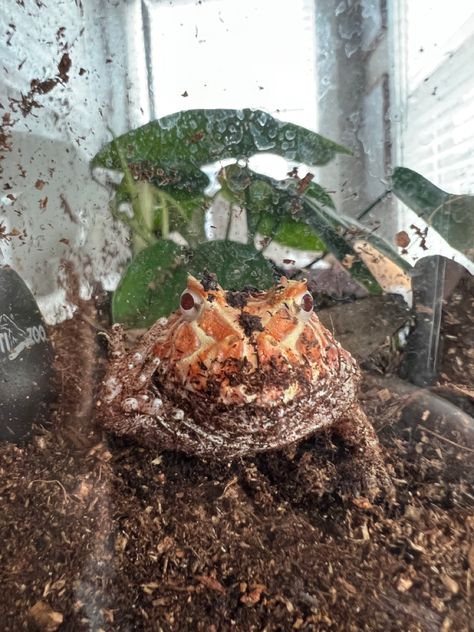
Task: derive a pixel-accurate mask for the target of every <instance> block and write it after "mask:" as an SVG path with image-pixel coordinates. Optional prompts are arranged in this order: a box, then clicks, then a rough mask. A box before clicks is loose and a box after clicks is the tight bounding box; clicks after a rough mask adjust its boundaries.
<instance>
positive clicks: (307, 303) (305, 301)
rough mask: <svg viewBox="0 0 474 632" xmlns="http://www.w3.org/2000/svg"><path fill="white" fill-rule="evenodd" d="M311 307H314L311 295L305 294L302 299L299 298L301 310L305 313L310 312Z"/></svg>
mask: <svg viewBox="0 0 474 632" xmlns="http://www.w3.org/2000/svg"><path fill="white" fill-rule="evenodd" d="M313 305H314V301H313V297H312V296H311V294H310V293H309V292H306V294H303V297H302V298H301V309H302V310H304V311H305V312H312V311H313Z"/></svg>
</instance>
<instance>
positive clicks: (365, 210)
mask: <svg viewBox="0 0 474 632" xmlns="http://www.w3.org/2000/svg"><path fill="white" fill-rule="evenodd" d="M391 192H392V191H391V189H386V190H385V191H384V192H383V193H382V195H380V196H379V197H378V198H377V199H376V200H375V201H374V202H372V204H369V206H368V207H367V208H365V209H364V210H363V211H361V212H360V213H359V215H357V217H356V219H357V220H359V219H362V218H363V217H365V216H366V215H367V213H370V211H371V210H372V209H373V208H375V207H376V206H377V204H379V203H380V202H381V201H382V200H384V199H385V198H386V197H387V195H389V194H390V193H391Z"/></svg>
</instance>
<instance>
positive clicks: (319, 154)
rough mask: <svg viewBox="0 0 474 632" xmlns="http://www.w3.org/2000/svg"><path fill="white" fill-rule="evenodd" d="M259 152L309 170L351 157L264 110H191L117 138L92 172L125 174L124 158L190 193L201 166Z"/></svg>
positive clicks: (153, 122) (307, 131)
mask: <svg viewBox="0 0 474 632" xmlns="http://www.w3.org/2000/svg"><path fill="white" fill-rule="evenodd" d="M259 152H267V153H268V152H270V153H274V154H277V155H280V156H283V157H284V158H286V159H288V160H292V161H293V160H294V161H296V162H303V163H305V164H307V165H324V164H326V163H328V162H329V161H330V160H331V159H332V158H334V156H335V155H336V154H337V153H344V154H348V153H350V152H349V151H348V150H347V149H346V148H345V147H342V146H341V145H338V144H337V143H334V142H333V141H331V140H328V139H327V138H324V137H323V136H320V135H319V134H316V133H315V132H312V131H310V130H308V129H305V128H304V127H300V126H299V125H294V124H293V123H286V122H283V121H279V120H277V119H275V118H273V117H272V116H271V115H270V114H268V113H266V112H262V111H261V110H252V109H244V110H186V111H183V112H177V113H175V114H171V115H169V116H165V117H163V118H161V119H158V120H156V121H152V122H151V123H148V124H147V125H144V126H142V127H139V128H138V129H136V130H133V131H131V132H128V133H126V134H123V135H122V136H119V137H118V138H116V139H114V141H112V142H110V143H109V144H108V145H106V146H105V147H104V148H103V149H102V150H101V151H100V152H99V153H98V154H97V155H96V156H95V157H94V158H93V160H92V167H98V166H100V167H106V168H108V169H120V168H121V161H120V156H119V153H121V154H122V155H123V157H124V159H125V161H126V162H127V164H128V165H134V166H136V165H138V166H139V167H140V166H143V169H151V170H153V169H155V170H156V168H157V167H159V169H161V171H162V172H163V173H164V174H165V178H168V179H169V180H170V181H173V179H176V178H178V180H177V181H175V182H174V186H178V184H179V185H180V186H178V188H186V186H187V185H189V186H192V187H193V181H194V180H195V179H196V178H201V177H202V175H203V174H202V172H201V171H200V169H199V168H200V167H201V166H202V165H205V164H208V163H212V162H215V161H216V160H222V159H224V158H235V159H240V158H249V157H250V156H252V155H254V154H257V153H259ZM132 171H133V170H132ZM160 186H162V185H160ZM201 186H202V185H201V183H200V184H199V187H198V188H199V190H202V188H201Z"/></svg>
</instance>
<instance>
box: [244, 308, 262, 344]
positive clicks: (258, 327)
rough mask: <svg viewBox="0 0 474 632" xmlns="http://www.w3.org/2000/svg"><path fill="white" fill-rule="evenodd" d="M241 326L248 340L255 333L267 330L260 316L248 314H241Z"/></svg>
mask: <svg viewBox="0 0 474 632" xmlns="http://www.w3.org/2000/svg"><path fill="white" fill-rule="evenodd" d="M239 325H240V326H241V327H242V329H243V331H244V334H245V335H246V336H247V338H250V336H251V335H252V334H253V333H254V332H255V331H263V330H264V329H265V328H264V326H263V324H262V319H261V318H260V316H256V315H254V314H248V313H247V312H241V313H240V316H239Z"/></svg>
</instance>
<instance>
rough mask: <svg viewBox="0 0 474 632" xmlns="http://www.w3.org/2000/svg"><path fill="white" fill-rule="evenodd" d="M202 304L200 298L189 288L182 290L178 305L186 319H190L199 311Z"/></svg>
mask: <svg viewBox="0 0 474 632" xmlns="http://www.w3.org/2000/svg"><path fill="white" fill-rule="evenodd" d="M201 305H202V299H201V297H200V296H198V295H197V294H195V293H194V292H192V291H191V290H184V292H183V293H182V294H181V298H180V299H179V306H180V308H181V313H182V314H183V316H185V317H186V318H187V319H189V320H192V319H193V318H195V317H196V316H197V314H198V312H199V309H200V307H201Z"/></svg>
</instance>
